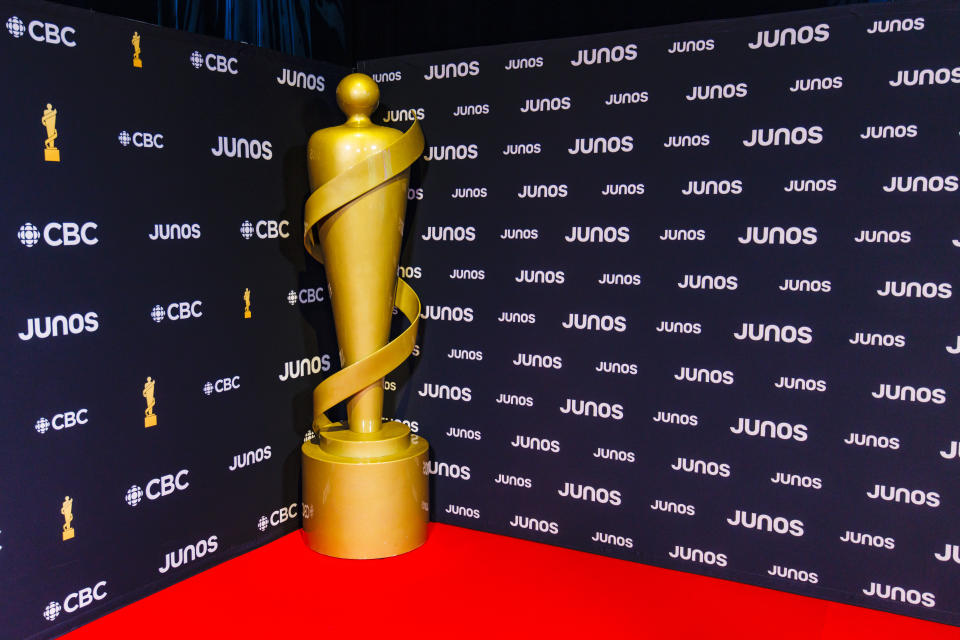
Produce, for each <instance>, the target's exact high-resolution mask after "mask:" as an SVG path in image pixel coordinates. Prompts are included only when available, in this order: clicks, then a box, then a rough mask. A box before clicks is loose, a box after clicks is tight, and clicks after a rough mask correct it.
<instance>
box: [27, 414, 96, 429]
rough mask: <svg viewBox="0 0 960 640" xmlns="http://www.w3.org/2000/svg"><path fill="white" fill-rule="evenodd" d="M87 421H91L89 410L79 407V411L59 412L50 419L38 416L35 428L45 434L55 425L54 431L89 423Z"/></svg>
mask: <svg viewBox="0 0 960 640" xmlns="http://www.w3.org/2000/svg"><path fill="white" fill-rule="evenodd" d="M87 422H89V419H88V418H87V410H86V409H79V410H77V411H64V412H63V413H58V414H57V415H55V416H53V418H52V419H50V420H47V419H46V418H38V419H37V421H36V423H34V425H33V428H34V429H36V430H37V433H39V434H44V433H46V432H47V431H49V430H50V427H53V430H54V431H63V430H64V429H69V428H70V427H75V426H77V425H78V424H87Z"/></svg>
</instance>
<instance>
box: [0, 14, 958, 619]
mask: <svg viewBox="0 0 960 640" xmlns="http://www.w3.org/2000/svg"><path fill="white" fill-rule="evenodd" d="M0 8H2V10H3V11H2V14H0V22H2V23H3V25H4V31H5V33H4V32H2V31H0V60H3V63H2V68H3V70H4V72H5V79H6V83H5V86H6V87H7V90H6V91H4V92H3V95H2V96H0V114H2V117H3V122H4V123H5V124H6V127H5V129H4V131H5V133H4V135H3V136H2V138H0V186H2V193H3V199H2V201H0V214H2V215H0V219H2V221H3V224H2V229H3V232H2V237H4V238H6V240H3V242H5V243H6V244H5V247H6V248H5V250H4V251H0V269H2V273H3V275H4V278H5V281H4V282H5V296H4V298H3V301H4V304H3V312H2V313H0V336H2V338H0V340H2V344H3V360H4V366H3V367H2V368H0V385H2V386H0V388H2V389H3V396H2V407H3V409H2V419H3V428H2V429H0V596H2V600H0V601H2V604H0V619H2V620H3V621H4V625H3V629H2V631H0V635H2V636H3V637H7V636H9V637H15V638H20V637H50V636H53V635H57V634H59V633H62V632H63V631H65V630H67V629H69V628H72V627H75V626H77V625H78V624H81V623H82V622H84V621H86V620H89V619H91V618H93V617H96V616H99V615H102V614H103V613H105V612H106V611H109V610H111V609H113V608H116V607H118V606H120V605H122V604H124V603H126V602H129V601H131V600H133V599H136V598H138V597H142V596H143V595H146V594H147V593H150V592H152V591H155V590H157V589H159V588H162V587H163V586H166V585H168V584H170V583H172V582H174V581H177V580H180V579H183V578H184V577H187V576H189V575H192V574H193V573H195V572H197V571H199V570H201V569H204V568H206V567H209V566H211V565H212V564H214V563H217V562H220V561H223V560H225V559H227V558H229V557H231V556H233V555H236V554H237V553H240V552H242V551H244V550H247V549H250V548H252V547H254V546H256V545H259V544H262V543H264V542H267V541H269V540H272V539H274V538H275V537H277V536H278V535H281V534H283V533H286V532H290V531H293V530H295V529H296V528H297V527H298V526H299V519H300V509H299V496H300V493H299V486H298V483H299V448H298V447H299V443H300V442H301V441H302V439H303V436H304V433H305V431H306V429H307V426H308V424H309V422H310V419H311V395H310V393H311V390H312V387H313V386H314V385H315V384H316V383H317V382H319V381H320V380H322V379H323V378H324V377H325V376H327V375H329V374H330V373H331V372H332V371H334V370H335V369H336V368H337V367H338V366H339V362H338V359H337V356H336V353H337V349H336V345H335V342H334V337H333V331H332V321H331V316H330V309H329V300H328V296H327V293H326V284H325V279H324V276H323V271H322V268H321V267H320V266H319V265H317V264H315V262H314V261H313V260H311V259H307V258H306V256H305V254H304V251H303V248H302V242H301V234H302V224H301V219H302V207H303V203H304V200H305V198H306V196H307V192H308V186H307V179H306V166H305V143H306V140H307V137H308V136H309V134H310V133H311V132H312V131H313V130H315V129H317V128H320V127H323V126H329V125H331V124H335V123H338V122H340V121H341V116H340V114H339V113H338V111H337V110H336V108H335V106H334V105H333V100H332V94H333V89H334V88H335V87H336V83H337V81H338V80H339V78H340V77H341V76H342V75H343V73H345V70H344V69H340V68H338V67H334V66H330V65H325V64H322V63H317V62H311V61H306V60H300V59H293V58H289V57H284V56H279V55H276V54H273V53H270V52H267V51H261V50H256V49H254V48H251V47H247V46H244V45H239V44H232V43H226V42H222V41H218V40H212V39H207V38H202V37H197V36H193V35H186V34H181V33H176V32H171V31H166V30H162V29H157V28H154V27H151V26H149V25H144V24H140V23H133V22H129V21H124V20H119V19H113V18H108V17H104V16H99V15H95V14H91V13H88V12H81V11H76V10H73V9H69V8H63V7H59V6H54V5H48V4H46V3H39V2H12V1H10V0H3V1H2V2H0ZM958 27H960V17H958V16H957V15H956V13H955V11H954V10H953V9H952V8H951V7H950V6H949V5H945V4H940V3H933V4H913V3H911V4H907V3H902V4H897V5H895V6H888V7H879V8H874V7H869V8H859V9H856V10H854V11H851V10H850V9H849V8H844V9H842V10H828V11H819V12H812V13H801V14H791V15H786V16H774V17H766V18H756V19H747V20H738V21H732V22H717V23H705V24H695V25H685V26H683V27H676V28H664V29H654V30H644V31H634V32H623V33H618V34H610V35H605V36H595V37H589V38H581V39H571V40H560V41H553V42H543V43H531V44H520V45H510V46H503V47H494V48H484V49H473V50H466V51H457V52H445V53H439V54H431V55H424V56H413V57H405V58H402V59H392V60H380V61H376V62H371V63H367V64H365V65H363V67H364V69H365V70H367V71H368V72H370V73H372V74H373V75H374V77H375V78H376V79H377V80H378V81H379V82H380V84H381V88H382V92H383V97H384V104H383V106H382V108H381V110H380V111H379V112H378V114H377V120H378V122H385V123H387V124H391V125H393V126H398V127H401V128H406V127H407V126H409V123H410V122H411V121H412V119H413V118H414V117H416V118H419V119H420V120H421V121H422V124H423V127H424V130H425V132H426V135H427V140H428V150H427V155H426V159H425V160H424V161H423V162H421V163H420V164H419V166H418V167H417V169H416V171H415V175H414V181H413V183H412V184H411V189H410V191H409V193H408V198H409V202H410V205H411V206H410V214H409V215H410V217H409V220H408V225H407V239H406V249H405V254H404V258H403V264H402V267H401V272H402V275H404V276H405V277H406V278H407V279H408V280H409V281H410V282H411V284H412V285H413V286H414V287H415V289H417V291H418V292H419V293H420V295H421V297H422V299H423V300H424V303H425V306H424V310H423V324H424V327H423V332H422V335H421V337H420V341H419V345H418V348H417V350H416V352H415V356H414V357H413V358H411V360H410V361H409V363H408V364H407V365H405V366H404V367H403V368H402V369H401V370H399V371H398V372H396V373H394V374H392V375H391V376H389V377H388V378H387V380H386V381H385V387H386V389H387V393H388V402H387V404H388V407H389V412H390V414H391V415H389V416H387V417H390V418H399V419H403V420H406V421H407V422H408V423H410V424H411V427H412V428H413V429H414V430H415V431H417V432H419V433H420V434H422V435H425V436H426V437H427V438H428V439H429V440H430V442H431V444H432V446H433V455H432V460H431V462H430V466H429V471H430V472H431V474H432V489H433V502H432V515H433V517H434V519H436V520H440V521H443V522H448V523H451V524H457V525H461V526H467V527H472V528H476V529H482V530H487V531H494V532H497V533H502V534H507V535H512V536H518V537H524V538H530V539H534V540H538V541H543V542H548V543H551V544H557V545H562V546H566V547H571V548H576V549H582V550H586V551H591V552H594V553H600V554H605V555H611V556H616V557H620V558H626V559H630V560H636V561H641V562H645V563H650V564H656V565H662V566H667V567H671V568H675V569H680V570H685V571H691V572H697V573H705V574H708V575H714V576H718V577H724V578H728V579H732V580H739V581H743V582H749V583H752V584H760V585H764V586H769V587H773V588H777V589H781V590H785V591H793V592H797V593H804V594H808V595H814V596H819V597H823V598H829V599H834V600H839V601H842V602H852V603H855V604H860V605H864V606H869V607H875V608H879V609H886V610H891V611H896V612H899V613H904V614H907V615H914V616H918V617H923V618H930V619H934V620H940V621H945V622H951V623H958V622H960V614H958V611H960V586H958V585H960V581H958V580H957V576H958V572H960V566H958V562H960V532H958V531H957V524H956V523H957V516H956V513H957V507H958V505H960V491H958V482H957V480H956V479H955V469H956V468H957V464H958V455H960V451H958V446H960V445H958V441H960V433H958V431H957V413H956V409H955V406H954V405H955V403H956V401H957V400H956V396H957V394H958V393H960V387H958V383H957V379H958V373H960V364H958V363H960V356H958V352H960V338H958V334H960V325H958V320H957V304H956V300H955V297H954V293H955V292H954V287H955V286H957V285H958V282H957V273H958V269H957V261H958V257H960V223H958V222H957V214H956V204H955V203H956V202H957V199H958V198H960V194H958V187H960V178H958V175H960V165H958V164H957V160H956V158H955V156H956V155H957V150H958V149H957V147H958V144H960V116H957V112H958V109H957V108H956V107H957V104H958V102H960V100H958V96H957V91H958V90H960V87H958V85H960V67H956V66H954V65H956V64H960V63H958V62H957V59H956V51H957V46H956V38H955V34H956V32H957V29H958ZM399 326H400V325H399V323H398V327H399Z"/></svg>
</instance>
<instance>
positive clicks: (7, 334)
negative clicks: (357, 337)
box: [0, 1, 346, 638]
mask: <svg viewBox="0 0 960 640" xmlns="http://www.w3.org/2000/svg"><path fill="white" fill-rule="evenodd" d="M0 8H2V13H0V22H2V23H3V30H2V31H0V60H2V63H0V68H2V69H3V74H4V86H5V90H4V91H3V92H2V95H0V114H2V118H3V123H4V128H3V130H4V135H3V136H2V137H0V185H2V191H3V193H4V198H3V203H2V205H0V212H2V213H0V219H2V237H3V238H4V248H3V250H2V251H0V272H2V273H3V277H4V295H3V312H2V313H0V335H2V336H3V337H2V339H0V340H2V354H3V367H2V368H0V388H2V389H3V393H2V401H0V404H2V416H3V417H2V421H3V424H2V427H0V620H2V621H3V623H2V625H0V627H2V628H0V637H4V638H23V637H50V636H52V635H57V634H59V633H63V632H64V631H66V630H67V629H70V628H73V627H75V626H77V625H79V624H81V623H83V622H85V621H88V620H90V619H91V618H93V617H96V616H99V615H102V614H103V613H105V612H106V611H109V610H111V609H114V608H116V607H118V606H120V605H122V604H124V603H126V602H129V601H130V600H132V599H135V598H139V597H142V596H144V595H146V594H147V593H149V592H152V591H156V590H157V589H160V588H162V587H164V586H166V585H169V584H171V583H172V582H175V581H177V580H181V579H183V578H185V577H187V576H189V575H191V574H193V573H196V572H197V571H200V570H202V569H205V568H207V567H209V566H211V565H212V564H213V563H216V562H220V561H223V560H225V559H227V558H229V557H231V556H234V555H236V554H238V553H241V552H243V551H245V550H247V549H250V548H252V547H253V546H257V545H260V544H263V543H264V542H267V541H269V540H272V539H274V538H276V537H278V536H280V535H282V534H284V533H288V532H290V531H293V530H295V529H296V528H297V527H298V526H299V500H300V498H299V495H300V494H299V473H300V472H299V452H298V445H299V443H300V442H301V441H302V439H303V434H304V431H305V429H306V427H307V425H308V424H309V421H310V413H311V398H310V390H311V388H312V386H313V385H314V384H315V383H316V382H317V381H319V380H320V379H322V375H323V373H322V371H321V369H326V370H329V368H330V365H331V360H330V356H329V354H335V353H336V348H335V343H334V341H333V335H332V330H331V326H332V325H331V320H330V317H329V308H328V307H324V306H323V305H324V303H323V302H319V303H318V302H317V301H316V299H317V298H318V297H319V298H320V299H321V300H322V299H323V295H322V293H323V291H324V289H325V284H324V281H325V278H324V276H323V272H322V269H320V268H319V267H318V266H317V265H315V264H313V263H312V262H313V261H309V262H308V261H306V260H305V257H304V252H303V249H302V241H301V237H302V231H301V229H302V222H301V220H302V217H303V209H302V207H303V202H304V199H305V197H306V195H307V191H308V187H307V179H306V162H305V159H306V154H305V145H306V140H307V137H308V136H309V134H310V133H311V132H312V131H314V130H315V129H317V128H320V127H324V126H329V125H331V124H335V123H338V122H339V121H340V120H341V118H340V115H339V110H338V109H337V108H336V105H335V104H334V100H333V90H334V89H335V87H336V85H337V82H338V81H339V79H340V77H342V75H343V74H344V73H345V72H346V70H344V69H342V68H338V67H335V66H331V65H327V64H322V63H318V62H315V61H310V60H304V59H297V58H291V57H288V56H280V55H277V54H274V53H272V52H269V51H265V50H260V49H256V48H254V47H249V46H244V45H239V44H236V43H229V42H224V41H219V40H215V39H211V38H205V37H199V36H194V35H187V34H182V33H178V32H174V31H170V30H166V29H160V28H156V27H153V26H150V25H146V24H141V23H134V22H130V21H126V20H120V19H114V18H109V17H105V16H100V15H96V14H93V13H90V12H85V11H77V10H73V9H69V8H64V7H61V6H58V5H50V4H47V3H39V2H8V1H3V2H0ZM135 31H136V32H138V34H139V36H140V48H141V54H140V59H141V61H142V67H140V68H135V67H134V66H133V52H134V48H133V45H132V39H133V34H134V32H135ZM291 73H292V74H293V76H292V77H293V81H294V85H295V86H290V85H289V84H281V83H280V82H278V78H280V79H284V78H286V77H290V75H289V74H291ZM296 85H299V86H296ZM48 103H50V104H51V108H53V109H55V110H56V111H57V115H56V122H55V129H56V132H57V137H56V139H55V140H54V141H53V144H54V146H55V147H56V148H57V149H59V154H60V161H59V162H48V161H45V160H44V157H45V155H44V145H45V139H46V138H47V132H46V129H45V127H44V125H43V124H41V119H42V118H43V116H44V110H45V109H46V105H47V104H48ZM221 137H223V138H225V139H226V141H227V144H228V147H227V150H226V151H227V153H223V152H221V151H220V150H219V149H220V144H221V140H222V138H221ZM234 139H236V141H234ZM241 139H242V140H241ZM235 148H239V157H229V156H230V155H233V156H238V154H237V153H234V149H235ZM246 289H249V290H250V303H251V304H250V309H251V317H250V318H245V317H244V308H245V303H244V292H245V290H246ZM318 291H319V295H317V292H318ZM291 300H292V303H291ZM318 329H319V331H320V336H321V337H320V338H319V340H320V341H321V342H320V343H319V344H318V337H317V330H318ZM324 340H326V341H327V342H323V341H324ZM324 355H325V356H326V357H322V356H324ZM314 357H316V360H315V361H312V362H314V363H315V364H316V365H317V366H316V367H315V368H316V370H317V373H316V374H311V375H310V376H308V377H303V376H300V377H298V378H294V379H287V378H286V377H284V379H283V380H281V376H282V375H283V373H284V370H285V363H286V362H288V361H300V360H301V359H304V358H310V359H313V358H314ZM311 371H312V369H311ZM148 377H149V378H151V379H152V380H153V381H155V387H154V393H153V395H154V399H155V403H156V404H155V407H154V413H155V415H156V417H157V424H156V426H151V427H145V426H144V425H145V411H146V407H147V405H146V401H145V400H146V398H145V396H144V395H143V393H144V386H145V384H146V382H147V378H148ZM68 496H69V498H70V500H71V501H72V506H71V509H70V510H69V511H70V512H71V515H72V521H71V528H72V529H73V537H72V538H68V539H64V531H63V528H64V525H65V524H66V515H65V514H64V513H61V510H62V509H63V510H64V511H67V509H65V508H64V502H65V501H66V498H67V497H68Z"/></svg>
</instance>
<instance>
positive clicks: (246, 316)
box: [243, 311, 253, 318]
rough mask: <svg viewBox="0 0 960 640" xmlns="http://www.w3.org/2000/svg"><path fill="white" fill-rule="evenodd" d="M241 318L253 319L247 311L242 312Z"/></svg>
mask: <svg viewBox="0 0 960 640" xmlns="http://www.w3.org/2000/svg"><path fill="white" fill-rule="evenodd" d="M243 317H244V318H252V317H253V314H252V313H250V312H249V311H244V312H243Z"/></svg>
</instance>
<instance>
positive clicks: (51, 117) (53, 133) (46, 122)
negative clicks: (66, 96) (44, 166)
mask: <svg viewBox="0 0 960 640" xmlns="http://www.w3.org/2000/svg"><path fill="white" fill-rule="evenodd" d="M40 124H42V125H43V126H44V127H46V128H47V140H46V142H44V144H43V159H44V161H46V162H60V149H57V147H56V144H55V143H54V140H56V139H57V110H56V109H54V108H53V105H52V104H50V103H49V102H48V103H47V108H46V109H44V110H43V117H42V118H40Z"/></svg>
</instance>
